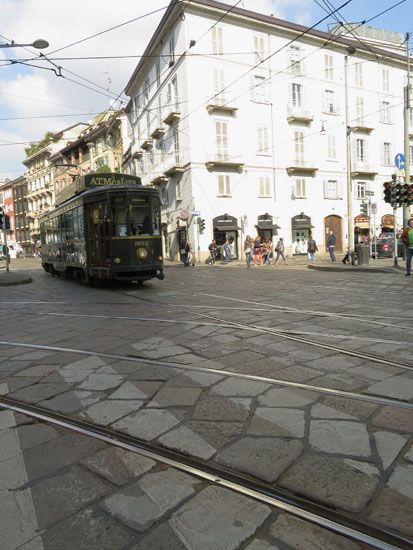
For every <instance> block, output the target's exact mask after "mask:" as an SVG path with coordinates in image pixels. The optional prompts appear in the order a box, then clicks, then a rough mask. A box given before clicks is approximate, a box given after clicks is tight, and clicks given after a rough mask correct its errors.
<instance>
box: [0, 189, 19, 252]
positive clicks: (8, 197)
mask: <svg viewBox="0 0 413 550" xmlns="http://www.w3.org/2000/svg"><path fill="white" fill-rule="evenodd" d="M0 205H1V206H2V209H3V211H4V213H5V214H6V216H8V217H9V225H10V227H9V229H8V230H7V244H8V245H9V246H10V247H14V246H15V245H16V227H15V219H14V203H13V186H12V181H11V180H9V179H7V180H5V181H4V183H3V184H2V185H0ZM0 239H1V243H2V244H4V233H3V231H0Z"/></svg>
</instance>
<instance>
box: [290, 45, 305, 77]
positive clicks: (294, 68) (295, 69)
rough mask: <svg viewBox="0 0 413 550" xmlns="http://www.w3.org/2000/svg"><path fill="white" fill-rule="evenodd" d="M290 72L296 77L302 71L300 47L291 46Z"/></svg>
mask: <svg viewBox="0 0 413 550" xmlns="http://www.w3.org/2000/svg"><path fill="white" fill-rule="evenodd" d="M289 55H290V64H291V72H292V73H293V74H295V75H297V76H299V75H301V73H302V71H303V67H302V61H301V48H300V46H295V45H291V46H290V50H289Z"/></svg>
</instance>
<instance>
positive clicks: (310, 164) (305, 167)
mask: <svg viewBox="0 0 413 550" xmlns="http://www.w3.org/2000/svg"><path fill="white" fill-rule="evenodd" d="M317 170H318V168H317V163H316V162H314V160H308V159H302V158H294V159H292V160H289V161H288V162H287V173H288V174H295V173H307V174H312V175H314V174H315V173H316V172H317Z"/></svg>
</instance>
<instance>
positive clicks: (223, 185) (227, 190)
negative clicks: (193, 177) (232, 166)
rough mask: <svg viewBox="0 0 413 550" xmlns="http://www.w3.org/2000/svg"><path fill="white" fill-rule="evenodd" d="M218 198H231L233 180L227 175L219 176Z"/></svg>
mask: <svg viewBox="0 0 413 550" xmlns="http://www.w3.org/2000/svg"><path fill="white" fill-rule="evenodd" d="M218 196H219V197H230V196H231V178H230V176H229V175H227V174H221V175H219V176H218Z"/></svg>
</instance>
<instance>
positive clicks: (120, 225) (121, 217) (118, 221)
mask: <svg viewBox="0 0 413 550" xmlns="http://www.w3.org/2000/svg"><path fill="white" fill-rule="evenodd" d="M112 219H113V220H114V234H115V236H116V237H126V235H127V234H128V233H127V227H128V225H127V221H126V208H125V207H116V208H113V216H112Z"/></svg>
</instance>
